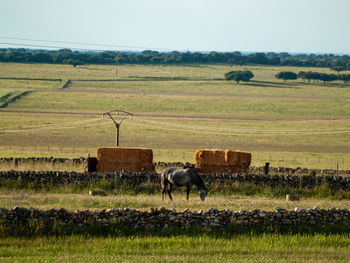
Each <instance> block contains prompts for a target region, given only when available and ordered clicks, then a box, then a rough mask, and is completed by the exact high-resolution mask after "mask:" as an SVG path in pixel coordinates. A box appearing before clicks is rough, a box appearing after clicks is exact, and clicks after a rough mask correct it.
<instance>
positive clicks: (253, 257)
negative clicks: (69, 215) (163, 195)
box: [0, 234, 350, 262]
mask: <svg viewBox="0 0 350 263" xmlns="http://www.w3.org/2000/svg"><path fill="white" fill-rule="evenodd" d="M349 247H350V238H349V236H348V235H324V234H317V235H279V234H273V235H256V236H251V235H238V236H234V237H232V238H230V239H225V238H213V237H211V236H200V237H198V236H194V237H191V236H173V237H154V236H151V237H137V236H136V237H116V238H115V237H107V238H103V237H95V238H85V237H82V236H74V237H65V238H61V237H59V238H55V237H38V238H34V239H19V238H4V239H0V260H1V262H27V261H35V262H53V261H55V262H165V261H166V262H232V261H234V262H348V259H349V256H350V253H349V251H350V250H349Z"/></svg>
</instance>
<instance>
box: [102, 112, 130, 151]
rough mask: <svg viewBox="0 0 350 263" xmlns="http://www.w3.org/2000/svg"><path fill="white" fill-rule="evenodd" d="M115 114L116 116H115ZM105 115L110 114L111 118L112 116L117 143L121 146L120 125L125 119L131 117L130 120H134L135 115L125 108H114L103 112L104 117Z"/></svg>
mask: <svg viewBox="0 0 350 263" xmlns="http://www.w3.org/2000/svg"><path fill="white" fill-rule="evenodd" d="M114 114H115V117H114V118H113V115H114ZM105 115H108V116H109V118H111V120H112V121H113V122H114V125H115V128H116V143H117V146H119V127H120V125H121V124H122V122H123V121H124V120H125V119H127V118H130V120H132V119H133V118H134V115H133V114H132V113H130V112H126V111H123V110H112V111H108V112H105V113H103V114H102V119H104V117H105Z"/></svg>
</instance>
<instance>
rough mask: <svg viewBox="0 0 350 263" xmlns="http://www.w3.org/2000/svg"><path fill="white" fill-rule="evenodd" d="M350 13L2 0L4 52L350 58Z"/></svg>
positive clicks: (281, 2)
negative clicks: (327, 55)
mask: <svg viewBox="0 0 350 263" xmlns="http://www.w3.org/2000/svg"><path fill="white" fill-rule="evenodd" d="M349 10H350V0H98V1H92V0H30V1H29V0H0V43H3V44H0V47H22V46H21V45H28V46H27V47H32V48H35V47H34V46H35V45H37V46H43V47H45V46H52V47H62V48H72V49H96V50H101V49H103V50H144V49H152V50H160V51H168V50H169V51H171V50H178V51H219V52H222V51H224V52H230V51H247V52H297V53H333V54H350V33H349V26H350V15H349ZM24 39H31V41H29V40H24ZM34 40H36V41H34ZM39 40H40V41H39ZM43 40H45V41H43ZM46 41H52V42H46ZM67 42H71V43H67ZM73 43H79V44H73ZM14 44H17V46H16V45H14ZM83 44H84V45H83ZM96 44H98V45H96ZM30 45H33V46H30ZM103 45H111V46H103Z"/></svg>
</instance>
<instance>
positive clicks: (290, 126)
mask: <svg viewBox="0 0 350 263" xmlns="http://www.w3.org/2000/svg"><path fill="white" fill-rule="evenodd" d="M235 69H250V70H252V72H253V73H254V75H255V77H254V79H253V81H251V82H249V83H240V84H236V83H235V82H228V81H225V80H218V79H223V74H224V73H225V72H227V71H229V70H235ZM282 70H288V71H294V72H299V71H301V70H304V71H308V70H312V71H318V72H326V73H330V72H331V71H330V70H329V69H320V68H296V67H269V66H266V67H263V66H244V67H237V66H235V67H232V68H231V67H229V66H228V65H195V66H148V65H147V66H142V65H122V66H119V67H118V78H120V79H124V81H113V82H110V81H108V82H98V81H92V82H82V81H73V82H72V83H71V85H70V86H69V87H68V88H67V89H65V90H63V91H58V88H60V87H61V85H62V84H63V83H62V82H45V81H19V80H0V97H1V96H3V95H6V94H7V93H8V92H12V91H16V92H17V91H20V90H36V92H33V93H30V94H29V95H27V96H25V97H23V98H21V99H20V100H18V101H16V102H15V103H12V104H10V105H9V106H8V107H7V108H4V109H2V110H1V111H0V121H1V123H2V125H1V127H0V134H1V136H0V156H10V155H12V156H31V155H35V156H39V155H40V156H52V155H53V156H82V155H83V156H85V155H87V154H88V153H90V154H95V151H96V148H97V147H99V146H113V145H114V141H115V128H114V126H113V123H112V122H111V121H109V120H102V119H101V113H103V112H105V111H109V110H112V109H124V110H127V111H130V112H132V113H134V114H135V117H134V119H133V120H127V121H125V122H124V123H123V125H122V126H121V145H128V146H139V147H151V148H153V149H154V150H155V151H154V153H155V160H156V161H158V160H163V161H170V160H171V161H190V162H193V159H192V156H193V152H194V151H195V149H198V148H231V149H240V150H246V151H251V152H252V153H253V164H255V165H261V164H263V163H264V162H265V161H271V163H272V165H275V166H277V165H288V166H294V167H295V166H307V167H315V168H317V167H319V168H327V167H329V168H335V167H336V164H337V163H338V164H339V166H340V168H341V169H342V168H350V150H349V149H350V143H349V142H350V140H349V139H350V86H347V85H344V84H343V83H342V82H334V83H331V84H326V85H324V84H323V83H314V82H311V83H310V84H308V83H304V82H303V81H301V80H297V81H289V82H287V83H286V84H285V83H283V82H281V81H279V80H277V79H275V78H274V75H275V74H276V73H277V72H279V71H282ZM0 72H1V74H2V77H31V78H61V79H63V80H66V79H73V80H74V79H113V78H115V66H102V65H84V66H77V67H75V68H74V67H72V66H69V65H43V64H16V63H8V64H6V63H0ZM333 73H334V72H333ZM145 77H149V78H150V79H149V80H143V79H142V78H145ZM151 77H152V78H153V79H152V78H151ZM164 77H168V78H183V79H185V80H170V81H164V80H162V79H161V78H164ZM128 78H132V79H134V80H135V79H136V80H137V81H130V80H129V81H126V80H128ZM157 78H160V80H159V81H158V80H157V81H156V80H155V79H157Z"/></svg>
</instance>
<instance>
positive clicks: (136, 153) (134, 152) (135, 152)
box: [97, 147, 154, 172]
mask: <svg viewBox="0 0 350 263" xmlns="http://www.w3.org/2000/svg"><path fill="white" fill-rule="evenodd" d="M97 160H98V165H97V171H99V172H114V171H121V170H125V171H133V172H140V171H141V170H142V169H143V170H145V171H150V172H151V171H154V165H153V151H152V149H143V148H131V147H114V148H99V149H97Z"/></svg>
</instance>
